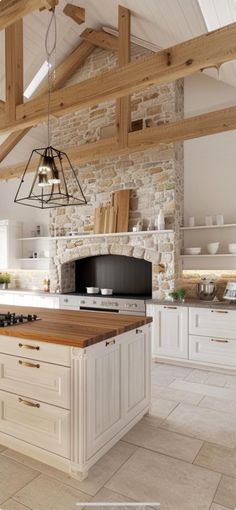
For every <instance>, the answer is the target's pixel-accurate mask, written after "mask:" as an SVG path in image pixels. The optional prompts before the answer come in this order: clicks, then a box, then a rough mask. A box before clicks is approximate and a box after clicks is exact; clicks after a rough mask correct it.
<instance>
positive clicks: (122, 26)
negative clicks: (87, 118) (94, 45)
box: [116, 5, 131, 147]
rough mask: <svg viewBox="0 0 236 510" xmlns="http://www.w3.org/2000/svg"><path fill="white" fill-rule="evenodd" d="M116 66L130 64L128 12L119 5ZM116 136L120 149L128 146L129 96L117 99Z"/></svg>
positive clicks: (129, 124)
mask: <svg viewBox="0 0 236 510" xmlns="http://www.w3.org/2000/svg"><path fill="white" fill-rule="evenodd" d="M118 25H119V39H118V64H119V66H124V65H126V64H128V63H129V62H130V11H129V9H126V7H123V6H122V5H119V23H118ZM116 108H117V115H116V116H117V121H116V123H117V136H118V141H119V144H120V145H121V147H127V145H128V133H129V131H130V126H131V110H130V96H125V97H121V98H119V99H117V101H116Z"/></svg>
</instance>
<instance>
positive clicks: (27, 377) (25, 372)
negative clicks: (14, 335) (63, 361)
mask: <svg viewBox="0 0 236 510" xmlns="http://www.w3.org/2000/svg"><path fill="white" fill-rule="evenodd" d="M70 375H71V370H70V368H69V367H62V366H59V365H52V364H51V363H44V362H42V361H40V362H39V361H33V360H32V359H29V358H18V357H17V356H10V355H8V354H1V355H0V390H4V391H10V392H11V393H20V394H21V395H25V396H27V397H29V398H33V399H34V398H36V399H37V400H40V401H42V402H47V403H48V404H53V405H57V406H60V407H65V408H66V409H70V382H71V381H70Z"/></svg>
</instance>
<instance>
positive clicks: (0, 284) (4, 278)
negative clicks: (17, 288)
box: [0, 273, 11, 289]
mask: <svg viewBox="0 0 236 510" xmlns="http://www.w3.org/2000/svg"><path fill="white" fill-rule="evenodd" d="M10 281H11V277H10V275H9V273H0V289H8V284H9V283H10Z"/></svg>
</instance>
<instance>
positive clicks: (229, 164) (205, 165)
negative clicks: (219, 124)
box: [184, 74, 236, 222]
mask: <svg viewBox="0 0 236 510" xmlns="http://www.w3.org/2000/svg"><path fill="white" fill-rule="evenodd" d="M225 104H227V105H234V104H236V88H233V87H230V86H228V85H226V84H223V83H222V82H218V81H216V80H214V79H212V78H209V77H207V76H205V75H202V74H198V75H195V76H193V77H190V78H187V79H186V80H185V116H189V115H195V114H199V113H201V112H206V111H210V110H216V109H220V108H223V107H224V105H225ZM184 151H185V158H184V162H185V220H186V219H187V217H188V216H191V215H194V216H196V218H197V220H198V221H199V222H203V220H204V217H205V215H206V214H216V213H217V212H219V213H221V212H222V213H224V214H225V220H226V221H227V222H230V221H235V222H236V200H235V198H236V194H235V193H236V131H228V132H226V133H220V134H217V135H211V136H205V137H203V138H196V139H194V140H189V141H187V142H185V143H184Z"/></svg>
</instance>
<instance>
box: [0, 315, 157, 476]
mask: <svg viewBox="0 0 236 510" xmlns="http://www.w3.org/2000/svg"><path fill="white" fill-rule="evenodd" d="M150 368H151V325H146V326H143V327H142V328H140V329H137V330H133V331H130V332H127V333H124V334H122V335H119V336H117V337H115V338H111V339H109V340H106V341H104V342H100V343H97V344H95V345H92V346H90V347H88V348H86V349H79V348H75V347H68V346H61V345H54V344H50V343H46V342H37V341H36V340H27V341H23V340H21V339H17V338H9V337H7V336H5V335H3V336H0V444H3V445H5V446H7V447H9V448H13V449H16V450H17V451H19V452H21V453H25V454H26V455H29V456H32V457H33V458H36V459H37V460H40V461H41V462H45V463H47V464H49V465H51V466H53V467H56V468H58V469H61V470H64V471H66V472H67V473H69V474H70V475H71V476H73V477H76V478H79V479H83V478H85V477H86V476H87V472H88V469H89V468H90V467H91V466H92V465H93V464H94V463H95V462H97V460H98V459H99V458H100V457H101V456H102V455H103V454H104V453H105V452H106V451H108V450H109V449H110V448H111V447H112V446H113V445H114V444H115V443H116V442H117V441H118V440H119V439H120V438H121V437H122V436H123V435H124V434H126V433H127V431H128V430H129V429H130V428H131V427H132V426H133V425H134V424H135V423H137V421H139V420H140V419H141V418H142V416H143V415H144V414H145V413H146V412H147V411H148V409H149V401H150V373H151V370H150Z"/></svg>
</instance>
